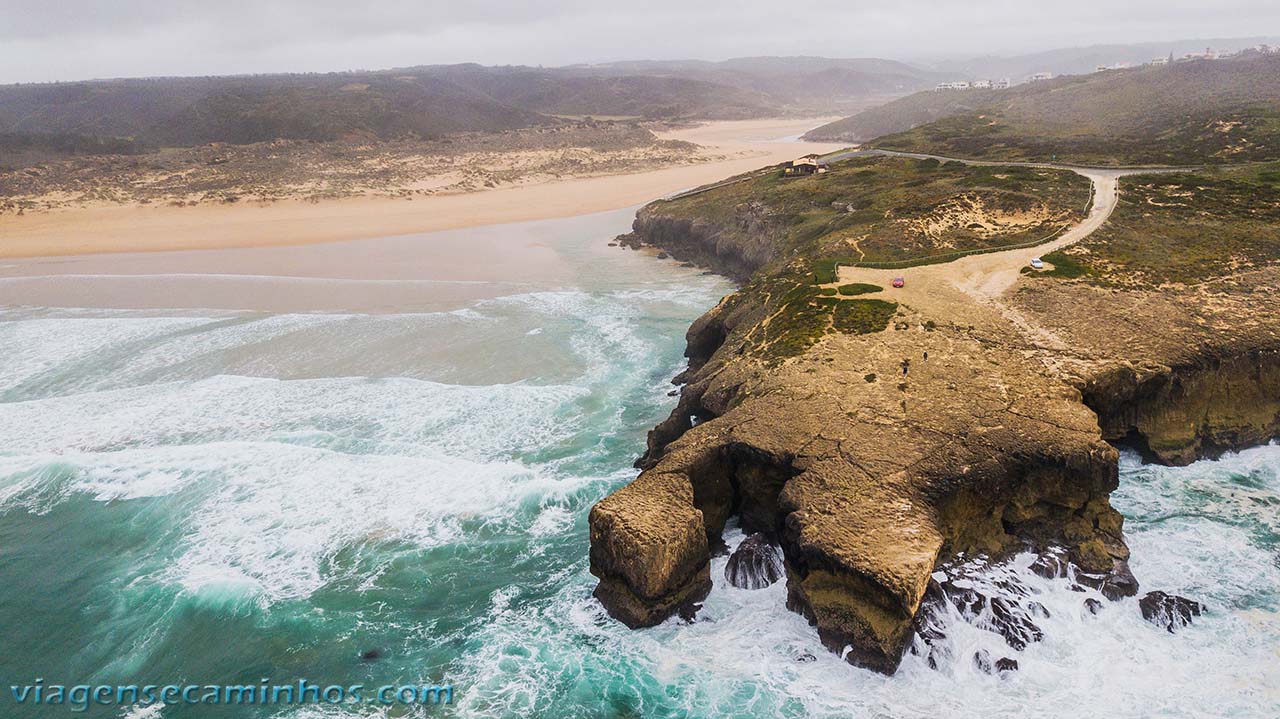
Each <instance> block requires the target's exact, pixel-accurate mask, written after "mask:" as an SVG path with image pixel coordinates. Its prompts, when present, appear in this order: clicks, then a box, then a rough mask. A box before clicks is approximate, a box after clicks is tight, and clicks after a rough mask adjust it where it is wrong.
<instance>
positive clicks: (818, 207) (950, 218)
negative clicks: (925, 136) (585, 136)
mask: <svg viewBox="0 0 1280 719" xmlns="http://www.w3.org/2000/svg"><path fill="white" fill-rule="evenodd" d="M1089 193H1090V188H1089V182H1088V180H1086V179H1085V178H1083V177H1081V176H1079V175H1076V174H1075V173H1072V172H1067V171H1059V170H1038V169H1028V168H1019V167H973V166H968V165H964V164H961V163H954V162H953V163H945V164H944V163H940V162H938V161H936V160H911V159H904V158H889V157H870V158H858V159H854V160H846V161H843V162H839V163H835V164H833V165H832V166H831V170H830V172H828V173H825V174H822V175H814V176H810V177H800V178H786V177H783V176H782V175H781V172H780V171H776V170H775V171H772V172H769V173H766V174H764V175H761V176H757V177H749V178H746V179H744V180H743V181H741V182H737V183H734V184H730V185H726V186H722V187H717V188H715V189H712V190H709V191H707V192H703V193H699V194H694V195H691V196H688V197H684V198H681V199H676V200H670V201H663V202H657V203H653V204H651V205H648V206H646V207H645V208H644V209H643V210H642V211H641V213H640V216H639V218H638V219H637V229H640V230H642V234H648V235H651V236H659V237H671V236H673V235H678V236H684V237H694V238H697V240H696V242H697V243H699V244H701V246H702V247H704V248H705V247H708V246H714V247H716V248H717V251H720V250H724V251H726V252H728V253H731V254H734V255H739V256H746V257H750V258H752V260H751V261H750V263H749V264H753V265H755V267H754V268H753V269H754V270H755V271H754V272H752V273H751V280H750V281H749V282H748V283H747V284H746V285H745V286H744V287H743V289H742V290H741V291H740V292H738V293H737V294H735V295H733V296H732V297H731V298H730V299H729V300H728V301H727V302H728V303H729V304H730V305H732V306H740V307H744V308H759V310H758V311H759V313H760V314H761V316H767V317H768V318H769V319H768V320H767V321H760V322H759V326H758V328H757V329H756V330H754V331H753V332H752V333H751V335H750V336H749V338H748V339H749V342H748V345H749V346H750V347H751V348H752V350H753V352H754V353H756V354H757V356H760V357H762V358H764V359H767V360H771V361H778V360H781V359H785V358H787V357H793V356H796V355H798V354H801V353H803V352H804V351H805V350H807V349H808V348H809V347H811V346H812V345H813V344H814V343H815V342H817V341H818V340H819V339H820V338H821V337H823V336H824V335H826V334H829V333H833V332H838V333H844V334H868V333H874V332H879V331H881V330H884V329H885V327H886V325H887V324H888V323H889V321H890V319H891V318H892V317H893V315H894V313H895V312H896V311H897V308H898V307H897V304H895V303H893V302H889V301H885V300H883V299H878V298H864V297H862V295H867V294H874V293H877V292H879V291H880V290H881V289H883V288H881V287H879V286H875V285H869V284H848V285H839V284H838V283H837V280H836V265H837V264H842V265H852V264H858V263H873V264H874V263H901V264H903V265H912V264H927V263H931V262H935V261H941V260H945V259H948V258H953V257H955V256H956V255H957V254H959V253H972V252H984V251H991V250H997V249H1000V248H1005V247H1010V246H1014V245H1021V244H1034V243H1038V242H1043V241H1046V240H1048V239H1050V238H1051V237H1053V236H1055V235H1056V234H1057V233H1058V232H1060V231H1061V230H1062V229H1063V228H1064V227H1066V226H1068V225H1070V224H1073V223H1075V222H1077V221H1079V220H1080V219H1081V218H1082V217H1083V216H1084V213H1085V211H1086V209H1087V206H1088V202H1089ZM663 227H671V228H678V229H675V230H674V231H667V230H664V229H663ZM663 246H664V248H665V249H668V250H670V251H671V252H672V253H673V254H676V256H677V257H680V256H681V254H682V253H681V251H680V249H678V248H676V247H674V246H672V245H663ZM686 250H687V251H686V252H685V253H683V254H684V256H685V257H686V258H691V259H699V260H702V261H704V262H707V263H708V264H713V265H716V264H721V262H717V260H716V259H715V258H713V257H712V258H710V259H709V258H708V255H707V254H706V253H705V252H704V251H703V250H701V249H699V248H698V247H688V248H686ZM722 261H723V260H722ZM734 262H735V266H737V267H740V266H741V263H740V262H737V261H734ZM722 309H724V311H725V312H726V313H728V314H732V312H733V309H732V308H731V307H730V308H722Z"/></svg>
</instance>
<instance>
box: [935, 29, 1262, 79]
mask: <svg viewBox="0 0 1280 719" xmlns="http://www.w3.org/2000/svg"><path fill="white" fill-rule="evenodd" d="M1276 43H1277V38H1274V37H1250V38H1193V39H1189V40H1174V41H1170V42H1141V43H1128V44H1108V45H1089V46H1087V47H1069V48H1054V49H1052V50H1043V51H1040V52H1034V53H1027V54H1024V55H1012V56H1003V57H1002V56H993V55H986V56H982V57H975V58H966V59H963V60H951V61H946V62H940V63H937V67H938V68H939V69H941V70H945V71H948V72H952V73H955V74H958V75H960V76H961V77H964V78H1003V77H1007V78H1011V79H1012V80H1013V81H1014V82H1021V81H1022V80H1024V79H1026V78H1027V77H1030V76H1031V75H1033V74H1035V73H1038V72H1050V73H1053V74H1054V75H1084V74H1087V73H1091V72H1093V71H1094V70H1095V69H1097V68H1098V67H1099V66H1105V67H1112V66H1115V65H1116V64H1126V65H1129V66H1136V65H1142V64H1144V63H1147V62H1150V61H1151V60H1152V59H1153V58H1157V57H1162V58H1167V57H1169V56H1170V55H1173V56H1174V57H1175V58H1178V57H1182V56H1184V55H1186V54H1187V53H1196V52H1202V51H1204V49H1205V48H1213V49H1214V50H1215V51H1217V52H1226V53H1234V52H1239V51H1241V50H1245V49H1247V48H1251V47H1256V46H1258V45H1260V44H1268V45H1274V44H1276Z"/></svg>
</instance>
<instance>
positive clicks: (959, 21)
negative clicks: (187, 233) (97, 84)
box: [0, 0, 1280, 82]
mask: <svg viewBox="0 0 1280 719" xmlns="http://www.w3.org/2000/svg"><path fill="white" fill-rule="evenodd" d="M1277 34H1280V2H1277V0H1199V1H1189V0H1070V2H1064V1H1062V0H1054V1H1052V2H1043V1H1042V0H967V1H959V2H957V1H955V0H948V1H946V2H944V1H942V0H629V1H628V2H616V1H614V0H452V1H450V2H442V1H440V0H416V1H415V0H366V1H364V2H360V1H359V0H109V1H102V0H0V82H26V81H47V80H76V79H85V78H93V77H126V76H142V75H207V74H227V73H247V72H276V71H312V70H346V69H374V68H386V67H396V66H406V65H418V64H435V63H454V62H480V63H485V64H527V65H538V64H543V65H563V64H569V63H577V62H603V61H609V60H627V59H675V58H689V57H694V58H705V59H724V58H727V57H734V56H741V55H799V54H806V55H825V56H829V57H872V56H875V57H889V58H894V59H908V60H911V59H919V58H927V57H937V56H946V55H951V56H963V55H979V54H992V53H994V54H1013V53H1023V52H1029V51H1035V50H1039V49H1051V48H1060V47H1071V46H1081V45H1092V44H1098V43H1114V42H1143V41H1156V40H1177V39H1184V38H1202V37H1242V36H1259V35H1277Z"/></svg>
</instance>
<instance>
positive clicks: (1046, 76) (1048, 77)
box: [1027, 72, 1053, 82]
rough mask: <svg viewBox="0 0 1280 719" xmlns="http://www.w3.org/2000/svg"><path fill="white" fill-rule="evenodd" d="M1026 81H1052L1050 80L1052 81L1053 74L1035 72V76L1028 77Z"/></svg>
mask: <svg viewBox="0 0 1280 719" xmlns="http://www.w3.org/2000/svg"><path fill="white" fill-rule="evenodd" d="M1027 79H1028V81H1030V82H1040V81H1042V80H1052V79H1053V73H1051V72H1037V73H1036V74H1034V75H1032V76H1031V77H1029V78H1027Z"/></svg>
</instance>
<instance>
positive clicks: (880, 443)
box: [590, 202, 1280, 673]
mask: <svg viewBox="0 0 1280 719" xmlns="http://www.w3.org/2000/svg"><path fill="white" fill-rule="evenodd" d="M736 206H739V207H741V206H742V205H741V204H739V205H736ZM747 209H748V210H749V212H748V214H749V217H746V218H738V219H735V220H732V222H739V223H740V224H737V225H733V224H724V223H721V224H716V223H709V222H706V221H705V220H701V221H700V220H698V219H697V218H690V217H689V216H687V214H685V212H684V211H683V210H682V209H681V208H680V207H678V206H677V207H672V206H670V205H667V204H663V203H658V204H655V205H651V206H649V207H647V208H645V209H644V210H642V211H641V213H640V215H639V217H638V219H637V222H636V224H635V232H634V234H633V236H632V237H631V238H630V241H632V242H633V243H634V242H639V243H644V244H650V245H654V246H657V247H661V248H663V249H664V250H666V251H667V252H669V253H671V254H672V255H675V256H676V257H680V258H683V259H688V260H690V261H694V262H699V263H701V264H705V265H707V266H710V267H712V268H713V269H716V270H719V271H722V272H725V273H726V274H728V275H729V276H732V277H737V278H744V277H745V276H748V275H749V281H748V282H747V284H745V285H744V287H743V288H742V289H741V290H740V291H739V292H737V293H735V294H734V295H731V296H730V297H728V298H726V299H725V300H724V301H722V302H721V303H720V304H719V305H718V306H717V307H716V308H714V309H712V310H711V311H710V312H708V313H707V314H706V315H704V316H703V317H702V318H700V319H699V320H698V321H697V322H696V323H695V324H694V325H693V327H692V328H691V329H690V331H689V335H688V340H689V342H688V355H689V359H690V368H689V370H688V371H687V372H685V373H684V374H682V375H681V376H680V378H678V379H679V380H680V381H681V382H683V383H684V387H683V390H682V393H681V398H680V402H679V405H678V406H677V408H676V409H675V411H674V412H673V413H672V415H671V417H670V418H669V419H668V420H666V421H665V422H663V423H662V424H660V425H659V426H658V427H657V428H655V430H654V431H653V432H651V433H650V437H649V446H648V449H647V451H646V453H645V455H644V457H643V458H642V460H641V461H640V462H639V466H641V467H642V468H643V469H644V471H643V472H642V473H641V475H640V476H639V478H638V479H637V480H636V481H635V482H633V483H632V484H631V485H629V486H627V487H625V488H623V489H622V490H620V491H618V492H616V493H615V494H613V495H611V496H610V497H608V498H606V499H604V500H603V501H601V502H600V503H599V504H597V505H596V506H595V507H594V508H593V509H592V512H591V516H590V523H591V569H592V572H593V573H594V574H596V576H597V577H599V578H600V584H599V587H598V588H597V590H596V596H597V597H599V599H600V600H601V601H602V602H603V603H604V605H605V606H606V608H607V609H608V610H609V611H610V613H611V614H613V615H614V616H615V617H617V618H619V619H620V620H622V621H624V622H626V623H627V624H628V625H629V626H632V627H642V626H649V625H653V624H656V623H658V622H661V621H663V620H664V619H666V618H667V617H669V616H671V615H672V614H674V613H676V612H679V611H681V610H682V609H684V610H687V611H686V612H685V613H686V614H687V613H688V611H692V610H693V609H694V608H696V602H697V601H699V600H700V599H701V598H702V597H704V596H705V595H706V594H707V592H708V591H709V590H710V589H711V578H710V576H709V571H708V566H709V560H710V557H711V553H712V552H713V551H714V549H715V548H716V547H717V546H718V545H720V544H721V540H720V535H721V533H722V531H723V530H724V527H725V525H726V522H728V521H729V520H730V518H734V517H736V518H737V521H738V523H739V524H740V525H741V526H742V527H743V529H744V530H746V531H749V532H760V533H763V534H764V535H765V536H767V537H770V538H772V539H773V540H774V541H776V542H778V543H779V544H780V545H781V548H782V551H783V555H784V557H785V568H786V581H787V606H788V607H789V608H790V609H792V610H794V611H796V612H799V613H801V614H803V615H804V616H806V617H807V618H808V619H809V621H810V622H811V623H812V624H814V625H815V626H816V628H817V632H818V635H819V636H820V638H821V639H822V641H823V643H824V644H825V645H826V646H828V647H829V648H830V649H831V650H832V651H836V652H844V653H845V656H846V658H847V659H848V660H849V661H850V662H851V663H854V664H857V665H860V666H864V667H868V668H871V669H875V670H878V671H882V672H887V673H892V672H893V671H894V670H895V669H896V667H897V665H898V663H899V661H900V660H901V657H902V654H903V651H904V649H905V648H906V647H907V645H908V643H909V642H910V640H911V638H912V635H913V632H914V623H913V622H914V621H915V619H916V615H917V613H918V612H919V611H920V608H921V604H922V600H923V599H924V597H925V594H926V592H927V590H928V588H929V582H930V575H931V573H932V572H933V571H934V570H935V568H937V567H938V566H939V565H940V564H943V563H946V562H948V561H950V560H952V559H953V558H955V557H957V556H960V555H964V556H969V557H971V556H975V555H986V556H990V557H993V558H999V557H1002V556H1006V555H1008V554H1010V553H1011V552H1013V551H1015V550H1023V549H1031V550H1034V551H1049V550H1057V549H1062V550H1065V551H1066V553H1067V558H1068V560H1069V561H1070V562H1071V563H1073V564H1075V565H1076V567H1077V570H1078V571H1079V572H1081V573H1082V574H1081V576H1087V577H1090V578H1091V579H1090V580H1089V581H1093V582H1095V583H1096V584H1097V585H1098V586H1105V587H1107V588H1108V590H1107V592H1106V593H1108V595H1109V596H1116V597H1118V596H1125V595H1131V594H1133V593H1134V592H1136V591H1137V583H1136V582H1135V581H1134V580H1133V577H1132V575H1131V574H1130V573H1129V570H1128V565H1127V560H1128V558H1129V550H1128V548H1127V547H1126V546H1125V543H1124V537H1123V518H1122V517H1121V516H1120V514H1119V513H1118V512H1116V511H1115V510H1114V509H1113V508H1112V507H1111V505H1110V503H1109V500H1108V497H1109V494H1110V492H1111V491H1112V490H1113V489H1115V487H1116V484H1117V460H1118V452H1117V450H1116V449H1115V448H1114V447H1113V446H1112V444H1111V442H1116V441H1122V440H1130V441H1137V442H1138V443H1139V444H1140V445H1141V446H1142V448H1143V449H1145V450H1148V451H1150V452H1151V453H1152V454H1153V455H1154V456H1155V457H1156V458H1158V459H1160V460H1162V461H1168V462H1185V461H1189V460H1190V459H1192V458H1195V457H1197V456H1202V455H1204V454H1210V453H1213V452H1218V451H1222V450H1224V449H1229V448H1232V447H1238V446H1243V445H1247V444H1255V443H1257V442H1260V441H1265V440H1266V439H1268V438H1270V437H1272V436H1274V435H1275V434H1276V431H1277V427H1278V422H1280V353H1278V352H1277V350H1278V349H1280V334H1278V333H1277V330H1280V322H1278V321H1276V320H1275V319H1273V318H1271V317H1269V316H1267V315H1266V314H1265V313H1259V312H1258V311H1257V309H1256V308H1257V306H1258V305H1256V304H1255V303H1257V302H1258V301H1259V300H1270V301H1271V302H1272V304H1271V305H1270V306H1275V304H1274V300H1275V299H1276V298H1275V297H1274V289H1272V288H1274V287H1275V286H1276V285H1277V283H1276V279H1277V276H1278V274H1280V273H1277V271H1276V270H1275V269H1274V268H1272V269H1266V270H1261V271H1259V272H1258V273H1255V275H1256V276H1252V277H1250V278H1249V280H1248V282H1247V286H1248V288H1249V290H1248V291H1244V290H1241V289H1237V290H1236V291H1234V292H1230V293H1225V296H1224V293H1223V292H1222V291H1221V288H1220V287H1219V288H1210V289H1206V288H1205V287H1196V288H1191V289H1187V288H1182V289H1176V290H1171V289H1167V288H1166V289H1150V288H1141V289H1130V290H1120V289H1115V288H1109V289H1102V288H1098V287H1094V286H1092V285H1087V284H1082V283H1075V282H1064V281H1062V280H1059V279H1050V278H1047V277H1027V278H1024V279H1023V280H1021V281H1020V282H1019V283H1018V285H1017V287H1016V288H1014V289H1013V290H1011V291H1010V292H1007V293H1004V294H1003V295H998V296H996V298H995V299H991V298H984V297H985V296H984V297H979V296H977V295H968V294H965V293H964V292H962V291H960V290H958V289H956V288H955V287H951V286H947V287H940V288H938V290H937V291H938V292H939V293H940V294H939V295H938V296H937V297H933V298H926V297H924V296H923V295H922V296H921V300H920V301H919V302H912V303H906V302H897V301H894V299H895V297H896V296H895V295H894V294H893V290H892V289H882V288H880V287H872V289H871V291H869V292H868V291H864V290H858V292H865V294H858V295H852V294H851V295H847V296H846V295H843V294H841V292H842V291H844V290H842V288H839V287H837V285H838V281H836V279H835V277H833V276H824V273H823V272H822V270H821V267H822V262H821V261H820V258H818V259H817V260H815V258H814V257H812V256H807V255H806V249H805V248H804V247H800V248H797V247H795V246H793V245H789V244H788V243H787V242H785V241H783V239H781V236H780V235H779V232H780V230H779V229H778V228H779V226H778V225H777V224H775V223H773V222H771V221H768V220H765V219H762V218H767V217H769V216H770V213H771V212H772V210H771V208H770V207H769V206H768V203H767V202H764V203H762V204H761V206H758V207H757V206H749V205H748V206H747ZM770 246H772V247H773V248H774V249H773V250H772V251H770V250H769V247H770ZM823 246H824V245H823V244H822V242H819V243H818V244H817V245H816V247H823ZM902 272H903V273H904V274H907V276H908V281H910V280H911V275H910V271H909V270H905V271H902ZM839 274H840V276H841V279H842V280H844V279H848V278H847V277H845V276H844V271H843V270H841V272H840V273H839ZM1015 276H1016V275H1015ZM823 280H827V281H826V282H824V281H823ZM961 284H963V283H960V282H957V286H960V285H961ZM850 286H852V285H850ZM849 292H852V290H849ZM1203 293H1212V294H1214V297H1215V299H1214V301H1213V302H1206V301H1201V300H1203V299H1204V298H1203ZM903 296H904V297H910V296H907V295H903ZM1197 298H1199V299H1197ZM926 300H927V301H926ZM1011 318H1016V320H1017V321H1011ZM1144 319H1148V320H1150V321H1151V322H1152V323H1153V324H1152V325H1151V326H1143V325H1142V324H1141V322H1140V321H1141V320H1144ZM1157 323H1158V324H1157ZM1153 326H1154V327H1159V328H1160V329H1159V332H1153V331H1152V327H1153Z"/></svg>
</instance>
